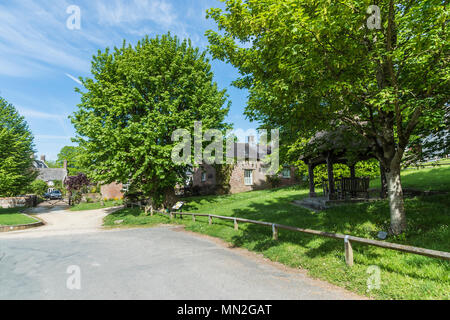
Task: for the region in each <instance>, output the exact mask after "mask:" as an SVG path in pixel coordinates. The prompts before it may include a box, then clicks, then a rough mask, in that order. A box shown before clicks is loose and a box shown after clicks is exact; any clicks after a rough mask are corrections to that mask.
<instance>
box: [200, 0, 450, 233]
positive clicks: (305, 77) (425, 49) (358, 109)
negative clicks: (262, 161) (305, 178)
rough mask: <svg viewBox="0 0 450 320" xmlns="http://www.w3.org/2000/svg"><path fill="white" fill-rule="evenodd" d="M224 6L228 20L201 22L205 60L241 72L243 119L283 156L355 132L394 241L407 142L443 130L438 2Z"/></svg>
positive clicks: (443, 43)
mask: <svg viewBox="0 0 450 320" xmlns="http://www.w3.org/2000/svg"><path fill="white" fill-rule="evenodd" d="M223 2H225V6H226V9H225V11H222V10H221V9H210V10H209V12H208V16H209V17H210V18H212V19H214V20H215V21H216V23H217V24H218V27H219V30H220V33H219V32H214V31H208V32H207V36H208V39H209V42H210V51H211V52H212V54H213V57H214V58H217V59H221V60H223V61H228V62H230V63H231V64H233V65H234V66H236V67H237V68H238V69H239V72H240V73H241V77H240V78H239V79H237V80H236V81H235V83H234V84H235V85H236V86H237V87H240V88H248V89H249V91H250V96H249V101H248V107H247V109H246V114H247V115H248V116H249V117H250V119H253V120H259V121H261V122H262V123H264V125H265V126H279V127H280V128H281V131H280V133H281V138H280V145H281V146H285V147H288V148H289V147H291V146H292V145H293V144H295V142H296V141H298V140H302V139H303V140H304V139H305V137H311V136H312V134H313V133H314V132H316V131H318V130H323V129H329V128H335V127H336V126H340V125H346V126H350V127H351V128H353V130H354V132H355V135H358V136H360V137H361V138H365V139H367V140H368V141H369V142H370V144H371V145H372V146H373V148H374V152H375V154H376V156H377V158H378V160H379V161H380V163H381V164H382V165H383V167H384V168H385V170H386V174H387V178H388V193H389V200H390V209H391V231H392V232H393V233H400V232H402V231H403V230H404V229H405V228H406V218H405V212H404V206H403V198H402V195H403V192H402V188H401V181H400V162H401V160H402V158H403V155H404V152H405V150H406V148H407V147H408V145H409V142H410V138H411V136H412V135H420V130H428V131H430V129H431V128H434V129H437V128H441V127H442V122H443V118H444V116H445V114H446V113H448V92H449V91H450V90H449V89H450V88H449V82H448V80H449V75H450V70H449V65H448V61H449V56H448V53H449V52H450V50H449V40H448V39H449V37H448V29H447V28H446V27H447V22H448V14H449V11H448V8H447V7H446V6H445V1H442V0H420V1H396V0H379V1H366V0H342V1H332V0H305V1H297V0H223ZM373 4H375V5H377V7H376V8H379V15H378V12H376V11H377V10H376V8H374V7H373V6H371V7H370V8H369V5H373ZM374 19H375V20H374ZM374 21H375V22H377V23H376V24H378V22H379V28H373V24H372V23H373V22H374ZM424 128H425V129H424Z"/></svg>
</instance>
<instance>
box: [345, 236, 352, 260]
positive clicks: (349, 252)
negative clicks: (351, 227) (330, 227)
mask: <svg viewBox="0 0 450 320" xmlns="http://www.w3.org/2000/svg"><path fill="white" fill-rule="evenodd" d="M344 247H345V263H347V265H348V266H349V267H351V266H353V248H352V244H351V243H350V240H348V236H345V239H344Z"/></svg>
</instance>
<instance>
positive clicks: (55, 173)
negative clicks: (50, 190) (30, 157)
mask: <svg viewBox="0 0 450 320" xmlns="http://www.w3.org/2000/svg"><path fill="white" fill-rule="evenodd" d="M33 167H34V168H35V169H36V170H37V171H38V172H39V175H38V177H37V179H39V180H42V181H45V182H46V183H47V185H48V186H49V187H53V186H54V185H55V182H56V181H61V182H62V183H64V180H65V179H66V177H67V161H64V165H63V168H49V167H48V165H47V164H46V162H45V156H44V155H42V156H41V159H40V160H36V159H35V160H34V161H33Z"/></svg>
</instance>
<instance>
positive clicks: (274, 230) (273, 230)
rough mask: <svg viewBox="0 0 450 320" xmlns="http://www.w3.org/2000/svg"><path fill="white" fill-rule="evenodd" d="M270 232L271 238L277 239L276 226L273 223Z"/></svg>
mask: <svg viewBox="0 0 450 320" xmlns="http://www.w3.org/2000/svg"><path fill="white" fill-rule="evenodd" d="M272 233H273V240H278V228H277V227H276V226H275V224H273V225H272Z"/></svg>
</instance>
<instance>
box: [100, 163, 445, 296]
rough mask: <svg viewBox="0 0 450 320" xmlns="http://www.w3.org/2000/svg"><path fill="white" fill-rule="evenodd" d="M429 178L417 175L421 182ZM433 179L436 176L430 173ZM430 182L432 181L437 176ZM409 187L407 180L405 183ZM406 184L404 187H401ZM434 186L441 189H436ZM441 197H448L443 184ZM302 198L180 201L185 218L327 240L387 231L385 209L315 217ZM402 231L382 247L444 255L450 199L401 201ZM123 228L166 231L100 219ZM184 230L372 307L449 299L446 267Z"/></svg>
mask: <svg viewBox="0 0 450 320" xmlns="http://www.w3.org/2000/svg"><path fill="white" fill-rule="evenodd" d="M433 170H440V169H431V170H428V169H424V170H420V171H418V172H417V173H420V172H422V173H423V174H425V175H428V174H429V173H430V172H433ZM417 173H411V174H409V173H408V174H405V176H404V179H403V181H404V183H409V184H410V185H411V186H414V187H416V188H417V185H415V183H416V182H419V183H423V181H428V180H429V179H428V178H424V179H420V177H419V176H417V175H416V174H417ZM432 174H436V173H435V172H433V173H432ZM441 174H442V175H446V177H443V176H440V177H439V179H440V180H441V181H447V183H448V182H449V181H450V179H449V177H448V175H450V169H447V171H445V170H444V171H441ZM436 175H437V174H436ZM410 179H411V180H410ZM408 180H410V181H408ZM434 185H438V186H439V185H442V183H435V184H434ZM443 188H444V189H441V190H449V189H450V183H448V184H447V187H446V189H445V187H443ZM307 195H308V190H306V189H304V188H300V187H290V188H281V189H274V190H263V191H254V192H247V193H240V194H235V195H229V196H207V197H199V198H190V199H187V207H186V208H185V211H190V212H200V213H210V214H217V215H226V216H236V217H241V218H248V219H254V220H262V221H269V222H276V223H280V224H286V225H291V226H297V227H303V228H311V229H316V230H323V231H329V232H337V233H344V234H351V235H354V236H360V237H366V238H372V239H376V234H377V232H378V231H380V230H386V227H387V225H388V224H389V209H388V203H387V201H379V202H376V203H360V204H352V205H345V206H339V207H334V208H331V209H328V210H325V211H321V212H313V211H309V210H306V209H303V208H300V207H297V206H293V205H292V204H291V202H292V201H293V200H296V199H300V198H302V197H306V196H307ZM405 205H406V210H407V218H408V223H409V227H408V231H407V232H406V233H405V234H404V235H402V236H399V237H396V238H390V239H388V241H390V242H397V243H402V244H409V245H413V246H418V247H424V248H428V249H435V250H442V251H447V252H450V230H449V225H450V198H449V197H448V196H447V195H436V196H427V197H417V198H412V199H406V201H405ZM122 219H123V220H124V222H123V225H126V226H151V225H157V224H161V223H170V219H169V218H168V217H166V216H161V215H157V216H154V217H149V216H145V215H144V214H143V213H142V212H141V211H140V210H139V209H137V208H135V209H125V210H122V211H120V212H117V213H115V214H112V215H110V216H108V217H106V218H105V225H107V226H114V221H115V220H122ZM174 223H182V224H184V225H185V226H186V229H188V230H191V231H195V232H199V233H204V234H208V235H211V236H215V237H219V238H222V239H224V240H226V241H228V242H230V243H232V244H233V245H235V246H240V247H244V248H247V249H249V250H251V251H255V252H259V253H262V254H263V255H264V256H265V257H267V258H269V259H271V260H273V261H278V262H281V263H283V264H285V265H288V266H291V267H295V268H304V269H307V270H308V272H309V275H311V276H313V277H316V278H320V279H323V280H326V281H329V282H331V283H334V284H337V285H339V286H341V287H344V288H347V289H349V290H351V291H354V292H357V293H359V294H364V295H367V296H369V297H374V298H379V299H450V262H449V261H444V260H440V259H433V258H427V257H423V256H417V255H413V254H407V253H401V252H397V251H392V250H388V249H383V248H376V247H371V246H367V245H363V244H357V243H354V244H353V249H354V261H355V265H354V266H353V267H352V268H350V267H348V266H347V265H346V264H345V260H344V243H343V241H339V240H335V239H327V238H320V237H316V236H312V235H306V234H300V233H294V232H291V231H287V230H279V240H278V241H274V240H272V237H271V236H272V232H271V228H269V227H263V226H257V225H252V224H240V225H239V230H238V231H235V230H234V229H233V223H232V222H228V221H221V220H215V221H214V224H213V225H212V226H209V225H208V221H207V218H201V217H197V222H195V223H194V222H192V220H191V218H188V217H185V218H184V219H183V220H181V219H177V220H176V221H175V222H174ZM370 266H377V267H379V268H380V271H381V286H380V288H379V289H373V290H371V291H367V281H368V277H369V276H370V275H369V274H368V273H367V271H368V268H369V267H370Z"/></svg>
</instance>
